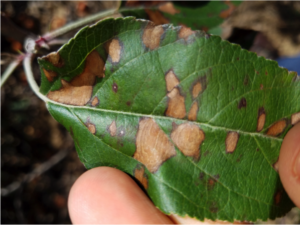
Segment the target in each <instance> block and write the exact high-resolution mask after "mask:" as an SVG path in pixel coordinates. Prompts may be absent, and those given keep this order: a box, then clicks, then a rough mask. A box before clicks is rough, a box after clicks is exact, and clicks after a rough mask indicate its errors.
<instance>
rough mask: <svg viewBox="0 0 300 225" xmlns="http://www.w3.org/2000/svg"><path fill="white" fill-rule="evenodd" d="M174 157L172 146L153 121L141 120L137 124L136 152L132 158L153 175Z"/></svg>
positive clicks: (149, 119) (174, 152) (150, 119)
mask: <svg viewBox="0 0 300 225" xmlns="http://www.w3.org/2000/svg"><path fill="white" fill-rule="evenodd" d="M175 155H176V151H175V147H174V145H173V144H172V143H171V142H170V140H169V138H168V136H167V135H166V134H165V133H164V132H163V131H162V130H161V129H160V127H159V126H158V125H157V124H156V122H155V121H154V119H152V118H144V119H142V120H141V121H140V122H139V128H138V132H137V135H136V152H135V153H134V155H133V158H135V159H136V160H138V161H139V162H141V163H143V164H144V165H145V166H146V167H147V169H148V170H149V171H150V172H151V173H154V172H156V171H157V170H158V168H159V167H160V166H161V165H162V163H163V162H165V161H166V160H168V159H169V158H171V157H172V156H175Z"/></svg>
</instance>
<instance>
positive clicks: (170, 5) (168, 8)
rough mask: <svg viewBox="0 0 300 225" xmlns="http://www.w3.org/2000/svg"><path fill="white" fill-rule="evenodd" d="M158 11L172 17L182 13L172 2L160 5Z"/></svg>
mask: <svg viewBox="0 0 300 225" xmlns="http://www.w3.org/2000/svg"><path fill="white" fill-rule="evenodd" d="M158 9H159V10H160V11H162V12H164V13H169V14H171V15H174V14H176V13H180V11H179V10H178V9H175V7H174V5H173V3H172V2H167V3H166V4H163V5H160V6H159V7H158Z"/></svg>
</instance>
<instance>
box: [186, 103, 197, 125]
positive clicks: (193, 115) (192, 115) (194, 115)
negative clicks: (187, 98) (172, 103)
mask: <svg viewBox="0 0 300 225" xmlns="http://www.w3.org/2000/svg"><path fill="white" fill-rule="evenodd" d="M197 112H198V103H197V102H194V103H193V105H192V107H191V109H190V112H189V115H188V119H189V120H191V121H195V120H196V119H197Z"/></svg>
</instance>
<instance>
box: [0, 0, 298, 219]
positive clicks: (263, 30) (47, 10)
mask: <svg viewBox="0 0 300 225" xmlns="http://www.w3.org/2000/svg"><path fill="white" fill-rule="evenodd" d="M117 6H118V2H116V1H115V2H108V1H105V2H101V1H67V2H63V1H48V2H47V1H1V71H2V72H3V71H4V70H5V68H6V67H7V66H8V64H9V63H10V62H11V61H12V60H13V59H14V57H15V56H16V55H18V54H21V53H20V52H24V51H25V50H24V39H25V38H26V37H27V36H29V35H36V36H38V35H43V34H45V33H47V32H49V31H52V30H55V29H58V28H60V27H62V26H64V25H65V24H68V23H70V22H72V21H75V20H78V19H80V18H84V17H87V16H89V15H93V14H95V13H98V12H100V11H104V10H107V9H111V8H114V7H117ZM191 10H192V11H191ZM130 15H132V16H135V17H137V18H144V19H149V20H152V21H153V22H155V23H156V24H163V23H174V24H175V25H183V26H187V27H191V28H192V29H194V30H196V29H202V30H204V31H206V32H208V33H211V34H216V35H220V36H221V37H222V38H223V39H226V40H228V41H230V42H232V43H237V44H239V45H241V46H242V48H244V49H247V50H250V51H253V52H256V53H257V54H258V55H259V56H264V57H266V58H268V59H273V60H276V61H278V63H279V65H280V66H282V67H285V68H287V69H288V70H291V71H297V72H298V74H300V2H294V1H283V2H280V1H278V2H228V1H226V2H186V1H183V2H178V1H177V2H173V3H171V2H162V1H147V2H144V1H127V2H122V4H121V8H120V10H119V13H118V14H117V15H114V17H116V16H130ZM178 18H181V19H180V20H179V19H178ZM75 33H76V30H75V31H72V32H69V33H68V34H66V35H64V36H62V37H60V39H59V42H65V40H67V39H68V38H70V37H72V36H73V35H74V34H75ZM60 46H61V45H59V44H57V45H53V46H51V48H50V49H49V50H45V49H41V50H40V51H39V52H38V53H37V57H38V56H42V55H45V54H47V53H49V52H51V51H56V50H57V49H59V48H60ZM33 71H34V75H35V78H36V81H37V82H38V84H39V83H40V72H39V69H38V65H37V62H36V60H34V62H33ZM84 171H85V168H84V166H83V165H82V163H81V162H80V161H79V159H78V156H77V153H76V151H75V148H74V145H73V141H72V138H71V137H70V135H69V133H67V132H66V130H65V129H64V128H63V127H62V126H61V125H60V124H58V123H57V122H56V121H55V120H54V119H53V118H52V117H51V116H50V114H49V113H48V111H47V109H46V107H45V104H44V102H43V101H41V100H40V99H39V98H38V97H36V95H35V94H34V93H33V92H32V91H31V89H30V87H29V85H28V83H27V80H26V76H25V73H24V70H23V67H22V66H21V65H20V66H18V67H17V68H16V70H15V71H14V72H13V73H12V74H11V76H10V77H9V78H8V80H7V81H6V83H5V84H4V85H3V87H2V88H1V223H7V224H9V223H14V224H19V223H21V224H24V223H39V224H42V223H43V224H44V223H45V224H46V223H64V224H67V223H71V221H70V218H69V215H68V210H67V200H68V193H69V190H70V188H71V186H72V184H73V183H74V182H75V180H76V179H77V178H78V176H80V175H81V174H82V173H83V172H84ZM267 223H294V224H297V223H300V211H299V209H296V208H295V209H293V210H292V211H291V212H290V213H288V214H287V216H285V217H283V218H278V219H277V220H275V221H267Z"/></svg>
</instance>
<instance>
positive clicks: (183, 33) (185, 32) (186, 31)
mask: <svg viewBox="0 0 300 225" xmlns="http://www.w3.org/2000/svg"><path fill="white" fill-rule="evenodd" d="M194 33H195V31H193V30H192V29H191V28H189V27H187V26H185V25H181V28H180V30H179V33H178V37H179V38H180V39H185V40H187V39H188V37H189V36H190V35H192V34H194Z"/></svg>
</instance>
